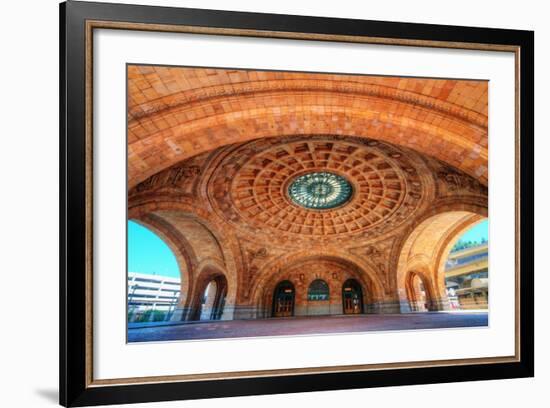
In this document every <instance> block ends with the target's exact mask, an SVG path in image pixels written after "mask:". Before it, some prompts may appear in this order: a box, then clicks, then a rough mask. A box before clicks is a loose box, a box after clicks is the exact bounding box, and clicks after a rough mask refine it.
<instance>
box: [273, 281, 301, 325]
mask: <svg viewBox="0 0 550 408" xmlns="http://www.w3.org/2000/svg"><path fill="white" fill-rule="evenodd" d="M294 298H295V290H294V285H293V284H292V282H290V281H288V280H285V281H282V282H279V283H278V284H277V286H276V287H275V293H274V294H273V313H272V314H273V317H289V316H293V315H294Z"/></svg>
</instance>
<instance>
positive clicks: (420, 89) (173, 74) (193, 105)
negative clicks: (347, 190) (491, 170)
mask: <svg viewBox="0 0 550 408" xmlns="http://www.w3.org/2000/svg"><path fill="white" fill-rule="evenodd" d="M128 81H129V82H128V142H129V147H128V154H129V160H128V177H129V186H130V188H132V187H134V186H136V185H137V184H138V183H140V182H142V181H144V180H146V179H147V178H149V177H150V176H152V175H154V174H157V173H159V172H161V171H163V170H165V169H168V168H170V167H171V166H173V165H175V164H177V163H179V162H182V161H184V160H186V159H189V158H191V157H193V156H196V155H199V154H202V153H206V152H209V151H213V150H215V149H218V148H221V147H223V146H227V145H233V144H238V143H244V142H248V141H253V140H258V139H263V138H273V137H278V138H280V137H292V138H294V137H302V138H304V137H305V138H308V137H312V139H311V140H312V141H313V140H314V138H319V137H325V136H326V137H334V136H347V137H355V138H365V140H377V141H382V142H389V143H391V144H393V145H395V146H397V147H404V148H410V149H413V150H414V151H416V152H419V153H421V154H424V155H427V156H430V157H432V158H435V159H437V160H439V161H441V162H442V163H446V164H447V165H450V166H453V167H454V168H456V169H458V170H460V171H462V172H464V173H465V174H467V175H469V176H471V177H473V178H474V179H476V180H477V181H479V182H480V183H482V184H484V185H487V179H488V166H487V156H488V154H487V107H488V103H487V91H488V84H487V82H484V81H464V80H460V81H458V80H444V79H418V78H393V77H377V76H362V75H361V76H359V75H332V74H311V73H293V72H268V71H250V70H249V71H247V70H228V69H202V68H198V69H194V68H181V67H152V66H129V67H128ZM315 140H318V139H315ZM296 143H302V144H304V143H305V145H304V146H306V147H307V148H308V149H313V151H315V149H319V148H320V147H319V146H318V144H319V143H320V144H322V143H323V142H321V141H317V142H314V143H313V144H310V145H309V146H308V145H307V141H305V140H303V141H301V142H298V141H297V142H296ZM350 143H351V142H350ZM354 143H355V142H354ZM293 148H295V147H293ZM273 154H276V152H275V151H270V150H269V149H268V150H267V151H266V152H265V155H266V156H265V158H269V157H272V155H273ZM293 154H294V153H293ZM327 154H329V156H330V157H329V160H327V166H329V163H332V164H335V163H338V160H339V156H338V153H337V151H331V152H327ZM380 154H383V157H384V159H383V160H385V163H386V164H387V165H388V166H390V169H392V170H391V171H393V172H394V173H395V175H396V176H397V179H396V180H397V181H398V182H399V183H401V184H403V183H406V182H407V178H405V176H404V175H403V174H402V173H403V171H402V170H399V171H398V167H399V165H398V164H396V160H397V159H394V158H391V156H388V153H387V152H382V153H380ZM355 155H357V156H355ZM352 156H353V160H359V161H362V164H363V165H365V166H369V163H368V160H366V159H365V158H364V156H361V154H358V153H353V154H352ZM388 157H389V158H388ZM295 159H296V160H297V161H298V162H299V163H300V165H305V160H306V159H305V156H304V155H299V154H296V155H295ZM315 160H316V164H318V162H319V160H320V159H319V158H316V159H315ZM380 160H381V161H382V159H380ZM397 161H398V160H397ZM277 163H281V160H280V159H277V160H272V161H271V162H270V164H269V166H270V167H271V168H272V169H273V170H274V172H275V174H276V176H277V177H279V178H277V177H275V179H274V180H278V181H277V182H282V178H281V177H282V174H283V173H284V171H285V170H284V169H280V170H277V169H276V168H277ZM296 166H298V165H296ZM395 166H397V167H395ZM373 169H374V170H373V171H374V172H373V174H377V176H378V177H379V178H380V182H381V183H385V184H384V185H385V190H384V191H385V192H384V198H383V199H382V198H380V199H379V200H378V199H374V198H372V199H365V201H355V202H354V203H353V205H354V206H355V205H358V206H365V205H373V206H376V208H377V211H376V213H378V214H379V217H382V218H383V217H384V211H386V210H382V208H385V206H387V207H390V208H387V211H397V209H398V208H401V206H402V202H403V200H404V196H407V197H409V199H410V197H411V196H410V195H409V194H408V193H403V191H404V190H403V187H404V186H403V185H402V186H401V189H396V190H395V193H394V195H393V196H392V195H389V193H388V192H389V191H393V190H391V188H390V186H391V183H390V182H389V180H388V179H387V178H386V177H387V175H386V173H385V172H382V171H381V170H379V169H376V168H373ZM343 171H344V173H346V174H347V175H348V176H349V177H350V179H352V181H353V182H356V183H361V182H362V181H361V180H360V178H359V176H357V175H353V174H351V172H352V171H353V170H351V169H345V170H343ZM388 174H389V171H388ZM235 176H236V177H237V176H238V177H241V178H242V180H244V178H243V177H245V176H244V175H242V174H236V175H235ZM258 177H259V178H258V179H257V180H256V181H255V182H256V183H259V184H258V185H261V183H262V182H265V180H263V179H262V177H265V176H262V175H259V176H258ZM262 180H263V181H262ZM397 181H396V182H397ZM239 186H242V183H241V184H239V183H237V184H234V186H233V189H236V190H235V191H234V192H235V193H238V194H240V195H241V196H242V200H241V203H239V204H237V205H243V206H244V205H245V204H244V203H245V202H246V200H245V198H244V195H245V194H247V193H246V189H245V190H239V188H241V187H239ZM237 190H238V191H237ZM274 194H275V193H272V196H271V199H273V200H276V199H283V198H282V197H279V198H277V197H276V196H275V195H274ZM392 197H394V198H392ZM360 200H362V199H360ZM377 200H378V201H377ZM260 203H263V201H261V200H259V201H258V202H257V204H255V205H261V204H260ZM247 208H248V207H247ZM254 208H255V207H254V206H252V207H251V208H248V209H247V210H246V211H244V212H245V213H246V214H251V213H252V212H253V211H254ZM257 208H259V207H257ZM240 209H241V210H243V208H240ZM278 214H279V213H278ZM282 215H283V214H282V213H280V214H279V216H282ZM246 216H247V217H249V216H250V215H246ZM292 216H296V220H295V221H293V222H292V223H291V224H290V226H289V227H288V229H289V232H291V231H292V230H293V229H298V228H300V230H301V232H302V233H305V232H306V231H311V232H308V234H311V235H316V234H317V232H316V231H317V230H316V228H317V227H316V226H311V225H309V226H308V224H307V222H306V219H305V218H303V217H302V218H300V215H299V210H294V213H293V214H292ZM345 216H351V217H352V215H350V214H346V215H344V213H339V214H338V215H337V216H336V215H335V216H334V217H335V218H334V219H333V220H332V221H333V224H332V225H329V223H328V219H325V218H323V221H322V226H321V227H322V228H324V230H325V231H327V233H329V231H332V228H335V229H336V228H337V226H336V219H338V218H339V217H340V219H341V218H342V217H345ZM271 222H273V223H275V222H276V221H271ZM362 223H368V224H369V225H371V224H376V223H377V221H376V220H374V218H373V219H365V218H361V217H359V218H357V219H355V221H354V222H353V223H352V224H350V225H347V226H346V228H347V227H349V228H352V229H354V228H358V229H361V228H362V227H361V225H362ZM285 225H286V224H285V223H284V222H283V221H281V222H280V223H279V224H278V226H273V228H279V229H281V228H286V226H285ZM315 225H316V224H315ZM355 226H356V227H355Z"/></svg>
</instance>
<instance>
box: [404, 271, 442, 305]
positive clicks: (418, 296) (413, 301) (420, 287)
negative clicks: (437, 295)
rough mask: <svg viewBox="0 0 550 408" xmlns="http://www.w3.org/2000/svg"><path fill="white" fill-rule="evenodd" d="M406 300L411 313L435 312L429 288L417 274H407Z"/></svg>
mask: <svg viewBox="0 0 550 408" xmlns="http://www.w3.org/2000/svg"><path fill="white" fill-rule="evenodd" d="M406 288H407V298H408V299H409V307H410V309H411V311H412V312H428V311H432V310H435V308H434V305H433V302H432V297H431V295H430V291H429V289H428V288H429V286H428V284H427V282H426V281H425V278H424V277H423V276H422V275H420V274H419V273H417V272H414V271H412V272H409V274H408V277H407V283H406Z"/></svg>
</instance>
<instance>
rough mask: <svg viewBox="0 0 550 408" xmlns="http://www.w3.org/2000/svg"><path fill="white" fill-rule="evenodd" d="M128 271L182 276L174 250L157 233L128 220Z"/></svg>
mask: <svg viewBox="0 0 550 408" xmlns="http://www.w3.org/2000/svg"><path fill="white" fill-rule="evenodd" d="M128 271H129V272H141V273H149V274H155V275H161V276H170V277H174V278H179V277H180V272H179V268H178V263H177V261H176V257H175V256H174V254H173V253H172V250H171V249H170V248H169V247H168V245H166V244H165V243H164V241H163V240H161V239H160V238H159V237H158V236H157V235H156V234H155V233H153V232H152V231H150V230H149V229H147V228H145V227H143V226H141V225H139V224H138V223H136V222H134V221H128Z"/></svg>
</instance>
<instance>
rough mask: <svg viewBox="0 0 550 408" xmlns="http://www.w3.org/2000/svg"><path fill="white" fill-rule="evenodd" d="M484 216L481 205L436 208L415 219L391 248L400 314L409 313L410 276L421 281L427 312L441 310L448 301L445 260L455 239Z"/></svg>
mask: <svg viewBox="0 0 550 408" xmlns="http://www.w3.org/2000/svg"><path fill="white" fill-rule="evenodd" d="M486 216H487V207H486V206H483V205H479V206H476V205H464V204H463V203H460V202H458V203H455V204H454V205H449V204H444V205H440V206H436V207H435V208H434V209H433V210H432V211H431V212H430V213H429V214H426V215H425V216H424V217H421V218H419V220H418V222H417V223H416V224H415V226H414V228H411V230H410V231H409V233H408V234H407V235H404V236H403V238H402V240H401V241H400V242H398V243H397V244H396V245H395V247H394V254H396V263H395V266H394V267H395V269H394V270H395V281H396V289H397V297H398V299H399V302H400V308H401V312H409V311H411V307H410V300H411V293H412V287H411V282H410V279H411V276H413V275H416V276H419V277H420V278H421V279H422V282H423V284H424V286H425V289H426V293H427V295H429V297H430V300H429V305H430V308H431V310H445V309H447V308H448V307H449V306H448V300H447V295H446V288H445V270H444V263H445V260H446V258H447V256H448V254H449V252H450V250H451V248H452V246H453V244H454V242H455V241H456V239H458V237H459V236H460V235H461V234H462V233H463V232H465V231H466V230H467V229H469V228H471V227H472V226H473V225H475V224H477V223H479V222H480V221H482V220H483V219H485V217H486Z"/></svg>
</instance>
